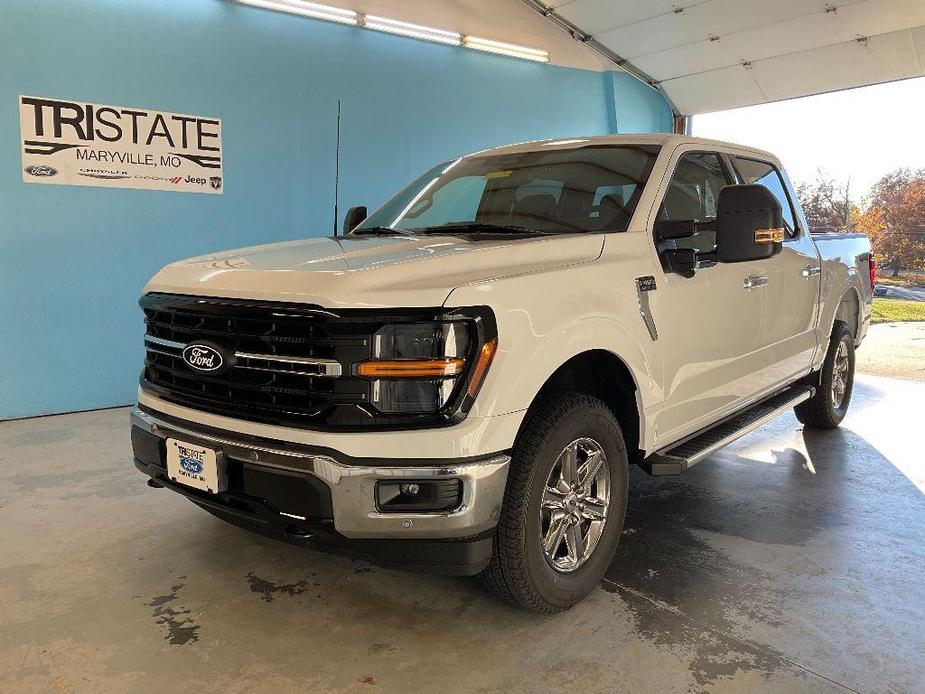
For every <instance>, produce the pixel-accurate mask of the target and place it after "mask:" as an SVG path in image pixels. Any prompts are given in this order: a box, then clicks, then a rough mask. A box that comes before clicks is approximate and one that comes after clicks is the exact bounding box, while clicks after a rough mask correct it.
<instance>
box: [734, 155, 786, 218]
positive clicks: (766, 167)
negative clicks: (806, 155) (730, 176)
mask: <svg viewBox="0 0 925 694" xmlns="http://www.w3.org/2000/svg"><path fill="white" fill-rule="evenodd" d="M733 163H734V165H735V168H736V171H737V172H738V173H739V178H741V179H742V183H760V184H761V185H763V186H766V187H767V188H768V190H770V191H771V192H772V193H774V197H776V198H777V201H778V202H779V203H780V209H781V211H782V212H783V215H784V223H785V224H786V225H787V232H788V234H789V235H790V236H794V235H795V234H796V228H797V225H796V223H795V222H794V218H793V206H792V205H791V204H790V197H789V196H788V195H787V191H786V189H785V188H784V181H783V179H782V178H781V175H780V172H779V171H778V170H777V169H776V168H775V166H774V165H773V164H769V163H768V162H766V161H758V160H757V159H746V158H745V157H733Z"/></svg>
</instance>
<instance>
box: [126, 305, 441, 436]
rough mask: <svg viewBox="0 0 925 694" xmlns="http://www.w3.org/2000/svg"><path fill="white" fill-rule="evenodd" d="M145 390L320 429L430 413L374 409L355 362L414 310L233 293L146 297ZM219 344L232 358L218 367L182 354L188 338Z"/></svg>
mask: <svg viewBox="0 0 925 694" xmlns="http://www.w3.org/2000/svg"><path fill="white" fill-rule="evenodd" d="M139 303H140V305H141V307H142V309H143V310H144V314H145V325H146V330H147V332H146V335H145V351H146V357H145V369H144V373H143V375H142V386H143V387H144V388H147V389H149V390H151V391H153V392H155V393H156V394H157V395H159V396H160V397H163V398H165V399H167V400H169V401H172V402H176V403H178V404H182V405H187V406H190V407H193V408H196V409H199V410H204V411H208V412H214V413H217V414H222V415H227V416H234V417H238V418H244V419H249V420H253V421H260V422H268V423H273V424H283V425H295V426H303V427H309V428H319V429H342V428H353V427H357V428H368V427H369V426H375V425H387V426H396V425H397V426H417V425H420V424H421V423H422V420H423V419H424V418H429V419H430V420H432V423H439V422H436V421H433V420H434V419H435V418H434V416H433V415H402V416H384V415H382V414H381V413H379V412H378V411H377V410H375V409H374V408H373V407H372V406H371V405H370V396H371V392H370V388H371V383H370V382H369V381H367V380H365V379H362V378H358V377H355V376H354V375H353V373H352V367H353V365H354V364H356V363H358V362H361V361H364V360H366V359H369V358H370V357H371V356H372V336H373V334H374V333H375V332H376V331H377V330H378V329H379V328H381V327H382V326H383V325H385V324H386V323H389V322H395V321H396V320H399V321H403V320H407V321H416V320H421V318H422V316H427V317H429V318H433V317H435V316H438V315H440V314H441V313H443V312H444V310H442V309H420V313H416V315H413V316H412V315H407V313H404V314H401V315H398V314H397V313H396V312H390V311H385V310H383V311H373V310H369V311H367V310H352V311H344V312H339V313H334V312H331V311H328V310H325V309H322V308H320V307H314V306H302V305H295V304H274V303H268V302H251V301H240V300H231V299H213V298H204V297H189V296H178V295H172V294H147V295H145V296H144V297H142V299H141V301H140V302H139ZM194 342H195V343H206V344H213V345H216V346H217V347H219V348H220V349H221V351H222V352H223V353H225V354H226V355H233V356H232V360H233V361H232V363H233V366H232V367H231V368H228V369H227V370H225V371H222V372H221V373H216V374H209V373H205V372H199V371H193V369H191V368H190V367H189V366H188V365H187V364H186V362H184V360H183V358H182V352H183V349H184V348H185V347H186V345H188V344H189V343H194Z"/></svg>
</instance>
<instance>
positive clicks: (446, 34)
mask: <svg viewBox="0 0 925 694" xmlns="http://www.w3.org/2000/svg"><path fill="white" fill-rule="evenodd" d="M363 25H364V26H365V27H366V28H367V29H375V30H376V31H387V32H389V33H390V34H399V35H401V36H409V37H411V38H413V39H423V40H424V41H436V42H437V43H446V44H449V45H451V46H458V45H460V44H461V43H462V34H458V33H456V32H455V31H444V30H443V29H434V28H433V27H426V26H423V25H421V24H411V23H410V22H400V21H398V20H397V19H388V18H386V17H377V16H375V15H371V14H368V15H366V17H365V19H364V21H363Z"/></svg>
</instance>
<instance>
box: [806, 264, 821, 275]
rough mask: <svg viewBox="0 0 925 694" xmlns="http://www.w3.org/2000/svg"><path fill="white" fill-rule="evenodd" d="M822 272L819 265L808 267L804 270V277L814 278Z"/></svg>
mask: <svg viewBox="0 0 925 694" xmlns="http://www.w3.org/2000/svg"><path fill="white" fill-rule="evenodd" d="M820 272H822V268H821V267H820V266H819V265H807V266H806V267H805V268H803V277H812V276H813V275H818V274H819V273H820Z"/></svg>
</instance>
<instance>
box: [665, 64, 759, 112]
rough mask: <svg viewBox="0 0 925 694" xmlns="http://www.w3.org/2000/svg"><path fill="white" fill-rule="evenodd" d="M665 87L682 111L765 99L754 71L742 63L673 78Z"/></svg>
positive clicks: (739, 104) (721, 108)
mask: <svg viewBox="0 0 925 694" xmlns="http://www.w3.org/2000/svg"><path fill="white" fill-rule="evenodd" d="M663 86H664V87H665V89H666V90H667V91H668V93H669V95H670V96H671V98H672V101H674V104H675V106H676V107H677V108H678V110H679V111H680V112H681V113H705V112H706V111H721V110H723V109H726V108H735V107H736V106H742V105H744V104H745V103H749V104H754V103H758V102H760V101H764V100H765V99H764V95H763V94H762V93H761V90H760V89H759V87H758V84H757V83H756V82H755V80H754V79H753V78H752V75H751V73H750V72H749V71H748V70H744V69H743V68H741V67H740V66H738V65H736V66H735V67H730V68H725V69H722V70H714V71H713V72H705V73H701V74H697V75H690V76H689V77H681V78H678V79H673V80H669V81H667V82H665V83H664V84H663Z"/></svg>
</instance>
